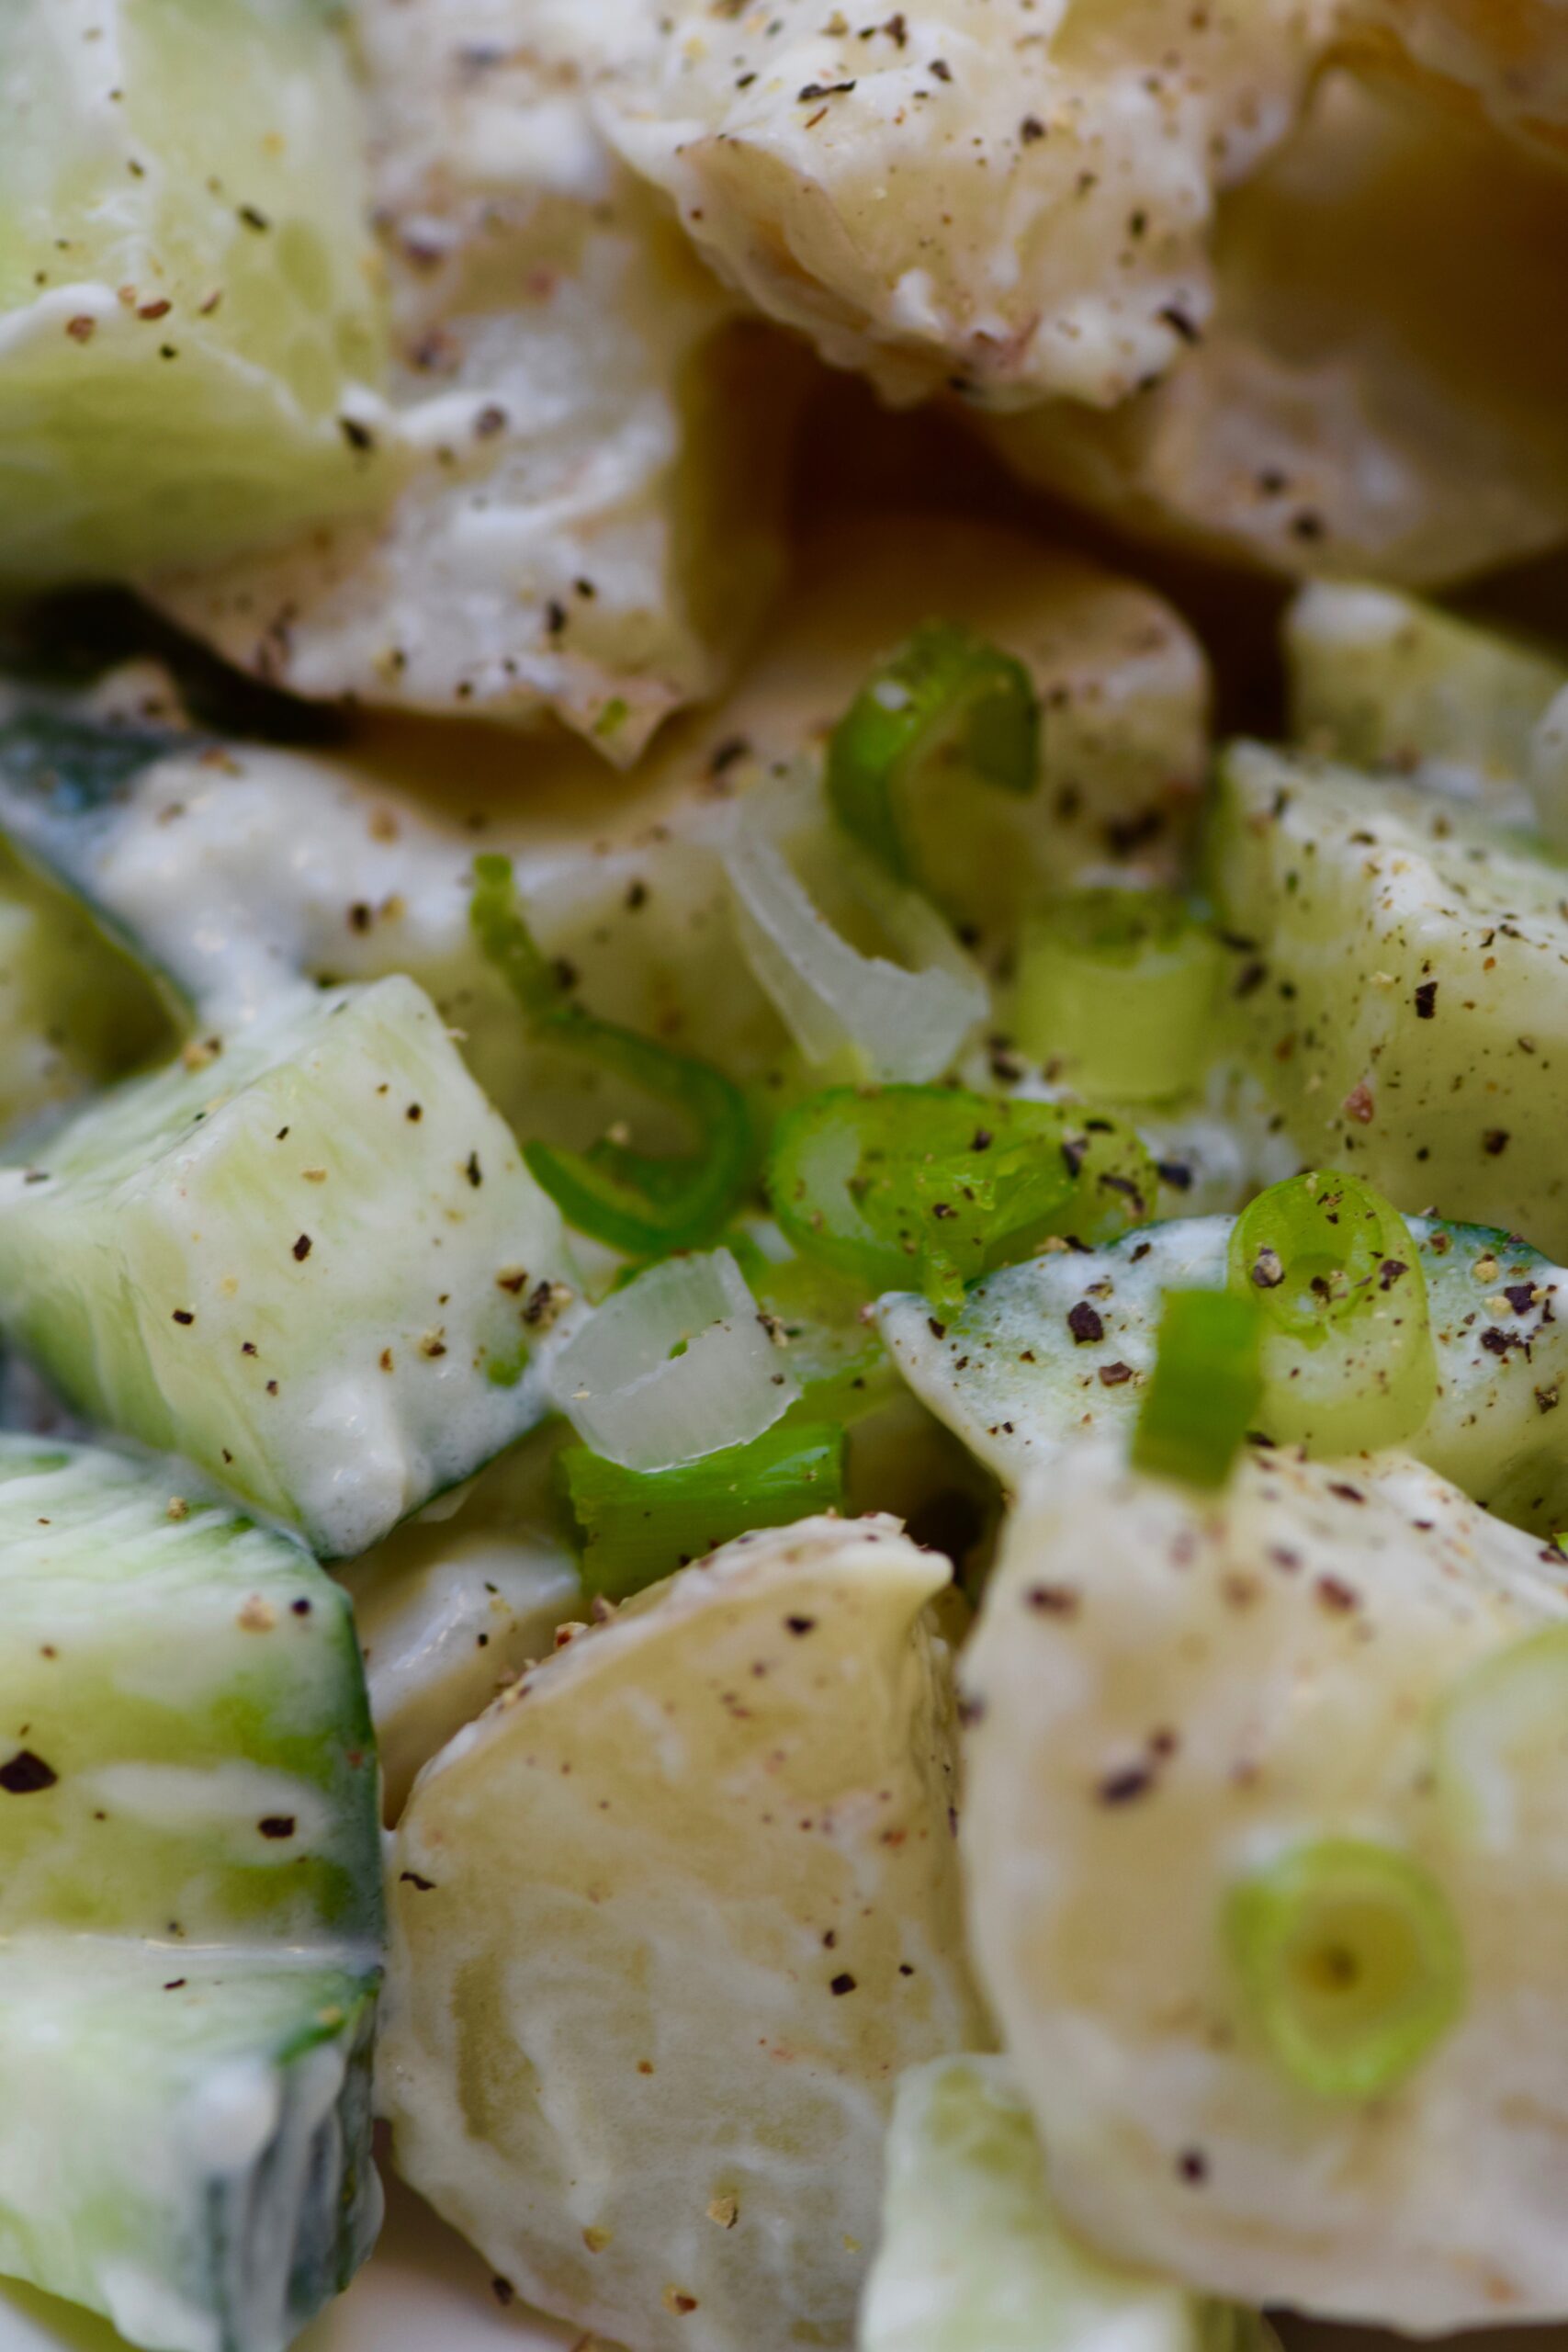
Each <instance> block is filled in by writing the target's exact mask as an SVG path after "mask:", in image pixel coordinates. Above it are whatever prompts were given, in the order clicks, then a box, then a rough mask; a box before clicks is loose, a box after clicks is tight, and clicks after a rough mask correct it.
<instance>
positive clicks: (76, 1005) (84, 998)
mask: <svg viewBox="0 0 1568 2352" xmlns="http://www.w3.org/2000/svg"><path fill="white" fill-rule="evenodd" d="M168 1043H169V1037H168V1024H167V1022H166V1020H165V1017H164V1012H163V1009H162V1007H161V1006H160V1004H159V1002H158V999H157V996H156V994H155V992H154V990H153V989H152V987H151V986H149V984H148V982H147V980H146V979H145V978H144V977H143V975H142V974H141V972H140V971H139V969H138V968H137V967H136V965H135V964H133V963H132V961H131V960H130V957H129V956H125V955H124V954H122V953H120V952H119V951H118V949H117V948H116V947H114V946H113V945H112V944H110V942H109V941H108V940H107V939H106V938H105V936H104V934H103V933H101V932H100V931H99V930H98V929H97V928H96V925H95V924H94V923H93V922H90V921H89V920H88V918H87V917H86V915H85V913H84V912H83V910H82V909H81V908H80V907H78V906H75V905H73V903H72V901H71V899H70V898H69V897H67V896H66V894H65V893H64V892H62V891H60V890H58V889H54V888H51V886H50V885H49V883H48V882H47V881H45V880H44V879H43V878H42V877H41V876H38V875H35V874H31V873H28V871H26V870H25V869H24V868H23V867H22V866H21V865H19V864H18V863H17V860H16V859H15V858H13V857H12V856H10V854H8V853H6V851H4V850H3V849H0V1130H3V1129H6V1128H10V1127H14V1126H16V1125H18V1124H19V1123H20V1122H22V1121H23V1120H26V1119H29V1118H32V1117H33V1116H34V1115H35V1114H38V1113H39V1112H41V1111H44V1110H46V1109H47V1108H48V1107H49V1105H50V1104H51V1103H60V1102H63V1101H66V1100H68V1099H69V1098H70V1097H71V1096H72V1095H73V1094H79V1093H81V1092H83V1091H85V1089H86V1088H88V1087H90V1086H93V1085H95V1084H97V1083H100V1082H101V1081H103V1080H106V1079H108V1078H111V1077H113V1076H114V1075H115V1074H116V1073H117V1072H118V1071H121V1070H124V1069H128V1068H129V1067H130V1065H131V1064H132V1063H135V1062H138V1061H141V1060H144V1059H145V1058H146V1057H148V1056H149V1055H150V1054H151V1053H152V1052H153V1051H154V1050H155V1049H156V1048H157V1047H158V1046H160V1045H162V1046H164V1047H165V1048H166V1047H167V1045H168Z"/></svg>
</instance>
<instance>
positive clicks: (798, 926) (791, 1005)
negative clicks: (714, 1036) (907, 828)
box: [724, 783, 990, 1080]
mask: <svg viewBox="0 0 1568 2352" xmlns="http://www.w3.org/2000/svg"><path fill="white" fill-rule="evenodd" d="M828 823H829V820H828V816H827V812H826V810H825V809H824V807H823V803H822V797H821V794H820V792H819V790H818V789H817V788H816V787H815V786H809V787H807V786H802V785H801V784H800V783H785V784H784V786H782V787H769V786H763V787H762V788H761V789H759V790H757V791H754V792H751V793H749V794H748V795H747V797H746V799H745V801H744V802H743V803H742V805H741V806H740V808H739V809H738V810H737V811H736V812H735V818H734V821H733V824H732V827H731V829H730V831H729V834H728V840H727V842H726V844H725V849H724V866H725V873H726V876H728V882H729V887H730V890H731V893H732V895H733V898H734V902H735V909H736V915H737V920H738V924H739V933H740V943H741V946H742V948H743V950H744V952H745V955H746V959H747V961H748V963H749V964H750V967H751V968H752V970H753V972H754V973H755V974H756V976H757V979H758V981H759V983H760V984H761V987H762V988H763V989H765V990H766V992H767V994H768V995H769V997H771V999H772V1000H773V1004H774V1006H775V1007H776V1008H777V1011H778V1013H779V1016H780V1018H781V1019H782V1020H783V1022H784V1025H785V1027H786V1028H787V1029H788V1030H789V1033H790V1035H791V1036H792V1037H793V1038H794V1040H795V1044H796V1045H797V1046H798V1047H799V1048H800V1051H801V1053H802V1054H803V1055H804V1056H805V1057H806V1059H807V1061H808V1062H810V1063H811V1064H813V1065H814V1066H815V1067H816V1068H818V1069H825V1068H829V1067H831V1066H833V1065H837V1064H840V1063H843V1062H845V1061H848V1063H849V1064H850V1066H851V1067H852V1069H854V1070H855V1071H857V1072H858V1073H861V1074H863V1075H864V1076H865V1077H867V1078H871V1079H903V1080H922V1079H930V1078H935V1077H936V1076H937V1075H938V1074H939V1073H940V1072H941V1071H942V1070H944V1069H946V1068H947V1067H948V1065H949V1064H950V1063H951V1062H952V1060H953V1057H954V1056H955V1055H956V1054H957V1052H958V1050H959V1048H960V1046H962V1045H963V1043H964V1039H965V1037H966V1036H967V1035H969V1033H970V1031H971V1030H972V1029H974V1028H975V1026H976V1023H979V1022H981V1021H983V1020H984V1019H985V1017H986V1014H987V1011H988V1009H989V1003H990V999H989V994H988V992H987V988H986V983H985V981H984V979H983V978H981V976H980V974H979V972H978V971H977V970H976V967H975V966H974V965H973V964H972V963H971V961H970V959H969V957H968V956H966V955H965V954H964V950H963V949H962V947H960V945H959V944H958V942H957V941H956V939H954V937H953V933H952V932H951V931H950V930H949V928H948V926H947V924H946V923H945V922H943V920H942V916H941V915H939V914H938V913H937V910H936V909H935V908H934V907H933V906H932V905H931V903H930V901H929V900H928V899H923V898H921V897H920V896H919V893H918V892H916V891H912V890H907V889H904V888H900V887H899V886H898V885H897V884H896V883H894V882H891V881H890V880H889V879H888V877H887V876H886V874H884V873H883V872H882V871H881V870H880V869H879V868H878V867H877V866H876V865H874V862H873V861H872V860H871V859H870V858H867V857H863V856H862V855H861V854H860V853H859V852H858V851H857V850H855V849H854V848H853V847H852V844H850V843H847V842H842V837H841V836H838V837H837V845H836V847H835V862H836V864H837V865H838V866H839V868H840V874H841V875H842V876H847V877H848V878H849V880H850V881H851V882H852V887H853V890H854V894H855V896H856V898H857V899H859V900H860V902H861V904H862V906H863V909H864V910H865V911H866V912H867V913H869V914H870V915H871V916H872V917H873V918H874V922H875V924H876V926H877V928H878V929H879V930H880V931H881V932H882V933H883V934H884V936H885V937H886V941H887V943H888V944H889V945H890V946H891V947H892V948H893V949H894V950H895V951H896V953H897V955H898V956H900V957H901V958H902V959H903V961H902V962H899V963H895V962H894V961H893V960H892V959H891V957H889V956H879V955H864V954H863V953H862V952H861V950H860V948H858V947H857V946H855V945H854V944H852V941H851V940H849V939H847V938H846V937H845V936H844V934H843V933H842V932H841V931H839V930H837V929H836V928H835V927H834V925H833V924H832V923H831V922H829V920H828V918H827V916H826V915H825V914H824V913H823V912H822V910H821V909H820V908H819V907H818V905H817V904H816V902H815V901H814V899H813V898H812V896H811V893H810V891H809V890H808V889H807V887H806V885H805V883H804V882H803V881H802V880H801V878H800V876H799V874H798V873H797V872H796V870H795V865H794V864H793V863H792V861H791V857H790V854H789V853H790V849H791V847H792V845H794V844H795V842H798V841H799V840H801V839H802V838H805V837H808V836H810V835H812V834H816V835H818V836H821V835H822V834H823V833H824V832H825V831H826V830H827V828H828Z"/></svg>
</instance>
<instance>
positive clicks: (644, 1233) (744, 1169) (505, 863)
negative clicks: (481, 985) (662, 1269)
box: [469, 856, 754, 1258]
mask: <svg viewBox="0 0 1568 2352" xmlns="http://www.w3.org/2000/svg"><path fill="white" fill-rule="evenodd" d="M474 873H475V887H474V894H473V898H472V900H471V902H470V906H469V921H470V923H471V925H472V928H473V932H474V935H475V937H476V938H477V939H478V941H479V946H480V948H481V950H482V951H483V954H484V956H485V958H486V960H487V961H488V962H490V963H491V964H493V965H494V966H495V967H496V969H497V971H499V972H500V973H501V975H502V978H503V979H504V980H505V981H506V983H507V986H508V987H509V988H510V989H511V990H512V992H513V995H514V996H515V997H516V999H517V1001H518V1003H519V1004H520V1005H521V1006H522V1008H523V1011H524V1012H525V1014H526V1015H527V1017H528V1019H529V1021H530V1022H531V1023H533V1024H534V1025H535V1027H536V1030H538V1031H539V1032H541V1033H544V1034H547V1035H548V1037H549V1039H550V1041H551V1043H552V1044H555V1045H558V1046H564V1047H566V1048H567V1049H568V1050H569V1051H570V1052H571V1053H574V1054H577V1055H579V1056H581V1057H582V1058H583V1059H584V1060H586V1061H591V1062H594V1063H596V1064H597V1065H598V1066H599V1068H600V1069H604V1070H607V1071H609V1072H610V1074H611V1075H612V1076H613V1077H615V1078H618V1079H621V1080H624V1081H625V1082H626V1084H627V1085H629V1086H632V1087H635V1088H637V1090H638V1091H641V1092H642V1093H644V1094H648V1095H651V1096H652V1097H653V1098H654V1100H655V1101H657V1102H660V1103H665V1104H667V1105H668V1106H669V1107H670V1108H671V1110H673V1111H675V1112H677V1113H679V1114H680V1115H681V1116H682V1119H683V1120H684V1121H685V1122H686V1124H687V1125H688V1126H689V1127H690V1128H691V1129H692V1131H693V1134H694V1139H695V1140H694V1148H693V1149H692V1150H691V1151H690V1152H683V1153H676V1154H669V1155H665V1154H655V1153H649V1152H641V1151H637V1150H634V1149H633V1148H632V1147H631V1146H630V1145H629V1144H626V1143H619V1142H616V1141H615V1140H614V1139H613V1138H612V1137H610V1136H601V1137H600V1138H599V1140H598V1141H597V1142H596V1143H592V1144H591V1145H590V1146H589V1148H588V1149H587V1150H586V1151H575V1150H564V1149H561V1148H558V1147H557V1146H556V1145H554V1144H549V1143H544V1142H541V1141H538V1140H535V1141H532V1142H529V1143H526V1144H525V1146H524V1148H523V1159H524V1163H525V1166H526V1168H527V1170H528V1172H529V1174H530V1175H531V1176H533V1177H534V1179H535V1180H536V1182H537V1183H539V1184H541V1185H542V1186H543V1187H544V1189H545V1191H546V1192H547V1193H548V1194H549V1196H550V1198H551V1199H552V1200H553V1201H554V1202H555V1204H556V1205H557V1207H558V1209H559V1210H560V1212H561V1214H562V1216H564V1217H566V1219H567V1220H568V1222H569V1223H570V1224H571V1225H573V1226H575V1227H576V1228H577V1229H578V1231H579V1232H580V1233H586V1234H588V1235H590V1236H591V1237H592V1239H594V1240H595V1241H603V1242H606V1243H607V1244H608V1245H609V1246H610V1248H611V1249H614V1250H625V1251H626V1253H627V1254H628V1255H629V1256H631V1257H634V1258H656V1257H662V1256H663V1255H665V1254H666V1253H667V1252H668V1251H670V1250H691V1249H695V1248H697V1247H698V1246H699V1245H700V1244H701V1243H703V1242H705V1241H708V1240H711V1239H712V1238H713V1237H714V1235H715V1234H716V1232H717V1231H718V1229H719V1228H720V1227H721V1226H722V1225H723V1224H724V1222H725V1220H726V1218H727V1217H728V1216H729V1215H730V1213H731V1211H732V1210H733V1209H734V1207H735V1204H736V1203H737V1201H738V1200H739V1197H740V1195H741V1193H743V1192H744V1190H745V1188H746V1185H747V1183H748V1182H749V1180H750V1174H751V1170H752V1164H753V1158H754V1153H753V1145H752V1136H751V1121H750V1114H749V1112H748V1111H747V1108H746V1101H745V1097H744V1096H743V1095H742V1093H741V1092H740V1090H739V1087H737V1086H735V1085H733V1084H732V1083H731V1082H730V1080H728V1078H726V1077H725V1075H724V1073H723V1072H722V1071H721V1070H717V1069H714V1067H713V1065H712V1064H711V1063H709V1062H704V1061H699V1060H697V1059H696V1058H695V1057H694V1056H693V1055H690V1054H678V1053H676V1052H674V1051H673V1049H672V1048H671V1047H670V1046H663V1045H660V1044H659V1043H658V1042H657V1041H656V1040H655V1039H654V1038H652V1037H643V1036H639V1035H637V1032H636V1031H635V1030H632V1029H623V1028H622V1027H621V1026H620V1025H619V1024H618V1023H615V1022H613V1021H600V1020H597V1019H596V1018H595V1017H594V1016H593V1015H592V1013H588V1012H583V1011H582V1009H581V1006H580V1005H576V1004H572V1003H570V1002H568V1001H566V1000H565V999H563V998H562V996H561V994H560V991H559V989H558V985H557V982H556V978H555V975H554V973H553V971H552V970H551V967H550V966H549V964H548V963H547V960H546V958H545V957H544V956H543V955H541V953H540V951H539V949H538V947H537V945H536V943H535V941H534V938H533V935H532V933H530V931H529V929H528V926H527V924H526V922H525V921H524V919H523V915H522V911H521V910H520V909H519V907H518V904H517V894H516V890H515V888H514V887H513V878H512V865H511V861H510V860H509V859H507V858H504V857H495V856H487V857H481V858H479V859H476V861H475V865H474Z"/></svg>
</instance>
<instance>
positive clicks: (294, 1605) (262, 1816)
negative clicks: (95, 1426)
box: [0, 1436, 379, 1942]
mask: <svg viewBox="0 0 1568 2352" xmlns="http://www.w3.org/2000/svg"><path fill="white" fill-rule="evenodd" d="M175 1476H178V1472H177V1470H176V1471H174V1472H171V1470H170V1469H168V1468H166V1467H165V1468H164V1469H159V1468H158V1467H156V1466H152V1467H148V1466H146V1465H143V1464H133V1463H129V1462H124V1461H121V1460H120V1459H119V1458H118V1456H117V1455H115V1454H111V1453H102V1452H99V1451H98V1450H96V1449H84V1448H75V1447H67V1446H50V1445H47V1444H44V1443H40V1442H39V1441H36V1440H33V1439H29V1438H25V1437H15V1436H0V1750H3V1751H4V1753H3V1754H0V1792H6V1793H0V1936H5V1937H10V1936H15V1935H17V1934H19V1933H20V1932H21V1931H23V1930H24V1929H36V1928H58V1929H61V1930H78V1929H82V1930H85V1929H93V1930H96V1931H98V1932H101V1933H106V1934H114V1935H141V1936H154V1937H175V1938H180V1939H183V1938H187V1937H188V1938H189V1939H192V1940H194V1941H196V1942H212V1941H215V1940H219V1939H222V1938H224V1937H226V1936H245V1935H251V1934H254V1933H258V1932H264V1931H265V1932H267V1933H271V1934H276V1935H277V1936H279V1937H284V1938H288V1939H304V1938H306V1937H308V1936H309V1935H310V1933H311V1931H312V1930H316V1931H321V1930H326V1929H330V1930H331V1931H332V1932H333V1933H335V1934H341V1935H344V1936H355V1937H361V1938H365V1937H368V1938H370V1939H374V1938H375V1937H376V1935H377V1933H378V1918H379V1889H378V1878H377V1870H376V1832H375V1825H376V1818H377V1812H376V1801H377V1790H376V1758H375V1743H374V1739H373V1737H372V1734H371V1729H370V1721H369V1716H368V1713H367V1708H366V1702H365V1691H364V1678H363V1675H362V1673H361V1669H360V1663H359V1655H358V1649H357V1645H356V1644H355V1634H354V1627H353V1623H352V1621H351V1619H350V1615H349V1611H348V1607H347V1604H346V1601H345V1600H344V1596H343V1595H342V1593H340V1592H339V1591H338V1589H337V1588H336V1587H335V1586H334V1585H333V1583H332V1582H331V1581H330V1579H329V1578H327V1577H324V1576H322V1574H321V1571H320V1570H319V1569H318V1568H317V1566H315V1563H314V1562H313V1561H312V1560H311V1559H310V1556H309V1555H307V1554H306V1553H304V1552H303V1551H301V1550H300V1549H299V1547H298V1546H297V1545H296V1544H293V1543H291V1542H288V1540H286V1539H285V1538H282V1537H280V1536H276V1535H271V1534H267V1533H265V1532H263V1531H262V1530H261V1529H260V1528H257V1527H254V1526H252V1525H251V1524H250V1523H249V1522H248V1521H245V1520H243V1519H237V1518H235V1517H234V1516H233V1514H232V1513H231V1512H230V1511H228V1510H224V1509H222V1508H221V1507H217V1506H214V1505H212V1504H211V1503H209V1502H207V1501H205V1500H203V1499H201V1498H199V1496H193V1495H185V1494H182V1493H181V1492H180V1490H179V1488H178V1487H176V1486H175V1483H174V1481H175ZM7 1772H8V1773H9V1774H10V1776H11V1778H10V1780H9V1781H8V1780H7V1778H6V1774H7ZM13 1783H15V1786H14V1787H13ZM285 1825H287V1826H285Z"/></svg>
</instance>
